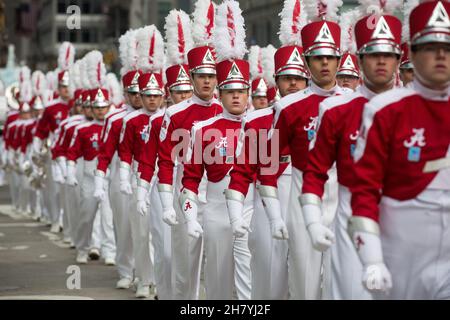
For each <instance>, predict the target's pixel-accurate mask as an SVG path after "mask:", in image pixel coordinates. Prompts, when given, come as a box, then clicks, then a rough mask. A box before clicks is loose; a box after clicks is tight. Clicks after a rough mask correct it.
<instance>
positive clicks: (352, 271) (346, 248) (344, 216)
mask: <svg viewBox="0 0 450 320" xmlns="http://www.w3.org/2000/svg"><path fill="white" fill-rule="evenodd" d="M351 196H352V194H351V193H350V191H349V189H348V188H347V187H345V186H343V185H339V202H338V208H337V212H336V217H335V223H334V232H335V236H336V241H335V244H334V245H333V246H331V299H333V300H372V299H373V297H372V294H371V293H370V292H369V291H368V290H367V289H366V288H365V287H364V285H363V283H362V274H363V266H362V263H361V260H360V259H359V256H358V253H357V252H356V249H355V245H354V244H353V241H352V240H351V239H350V236H349V234H348V231H347V226H348V219H349V218H350V217H351V215H352V208H351V205H350V200H351Z"/></svg>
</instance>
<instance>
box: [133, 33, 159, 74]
mask: <svg viewBox="0 0 450 320" xmlns="http://www.w3.org/2000/svg"><path fill="white" fill-rule="evenodd" d="M152 39H153V40H152ZM136 40H137V43H138V49H137V53H138V61H137V62H138V63H137V66H138V68H139V69H140V70H142V72H161V69H163V68H164V41H163V38H162V36H161V33H160V32H159V31H158V29H157V28H156V27H155V26H154V25H150V26H145V27H144V28H141V29H139V30H138V32H137V36H136ZM152 46H153V49H152ZM151 52H152V54H151Z"/></svg>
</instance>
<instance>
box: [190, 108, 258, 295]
mask: <svg viewBox="0 0 450 320" xmlns="http://www.w3.org/2000/svg"><path fill="white" fill-rule="evenodd" d="M242 117H243V115H242V116H234V115H231V114H229V113H228V112H226V111H225V110H224V111H223V113H222V114H221V115H218V116H216V117H213V118H211V119H209V120H205V121H202V122H199V123H197V124H195V125H194V127H193V129H192V134H191V147H190V151H189V155H188V158H190V159H189V160H188V162H187V163H185V165H184V176H183V179H182V185H183V188H185V189H188V190H190V191H192V192H193V193H195V194H197V195H198V194H199V186H200V182H201V181H202V178H203V174H204V172H206V177H207V179H208V182H207V186H206V201H207V203H206V204H205V206H204V211H203V229H204V240H205V250H206V264H205V287H206V296H207V299H232V297H233V290H236V293H237V298H238V299H239V300H248V299H250V297H251V275H250V274H251V273H250V251H249V249H248V235H247V236H244V237H240V238H235V237H234V236H233V233H232V229H231V225H230V220H229V217H228V212H227V207H226V203H225V202H224V196H223V192H224V190H225V189H226V188H227V187H228V184H229V182H230V177H229V172H230V171H231V170H232V168H233V164H234V162H235V151H236V147H237V144H238V138H239V133H240V130H241V126H242V123H241V121H242ZM209 156H210V157H211V159H208V158H207V157H209ZM212 160H213V161H212ZM250 189H251V190H250V192H249V193H248V196H247V197H246V199H245V202H244V211H243V218H244V219H245V220H246V221H247V222H248V223H250V220H251V218H252V214H253V185H251V186H250ZM183 210H185V209H184V208H183Z"/></svg>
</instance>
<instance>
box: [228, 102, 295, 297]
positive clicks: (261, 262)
mask: <svg viewBox="0 0 450 320" xmlns="http://www.w3.org/2000/svg"><path fill="white" fill-rule="evenodd" d="M273 117H274V109H273V108H272V107H268V108H265V109H261V110H255V111H252V112H251V113H248V114H247V115H246V117H245V118H244V119H243V121H242V124H243V127H244V132H246V133H249V132H252V134H253V133H254V134H255V136H253V135H252V134H247V135H246V136H245V141H243V150H242V151H241V152H244V153H245V155H244V159H245V160H244V161H243V162H242V163H241V162H238V163H237V164H235V165H234V166H233V170H232V171H231V172H230V177H231V179H230V184H229V186H228V188H229V189H232V190H236V191H239V192H240V193H242V194H243V195H247V192H248V187H249V186H250V185H251V184H253V183H254V182H255V180H256V183H258V184H259V188H261V187H263V188H264V185H265V184H266V185H267V184H270V182H266V181H265V180H266V178H269V181H270V178H271V177H269V176H268V175H266V174H262V173H264V172H261V169H262V167H263V165H262V164H261V163H262V161H261V159H251V157H252V156H254V155H258V156H262V155H264V156H266V154H267V159H266V160H268V159H269V158H268V156H269V152H266V154H260V152H259V150H258V149H259V147H260V146H263V145H267V138H268V135H269V132H270V128H271V127H272V123H273ZM253 137H254V138H253ZM250 139H255V140H254V141H251V140H250ZM251 144H253V146H255V147H256V148H255V149H253V150H252V149H251V148H252V147H251ZM288 150H289V149H288V148H286V149H285V150H284V152H282V154H283V155H284V156H287V155H289V151H288ZM261 152H262V151H261ZM255 160H256V161H255ZM290 177H291V166H290V164H289V163H286V162H284V163H281V164H280V165H279V167H278V174H277V175H276V178H277V185H278V188H279V191H280V192H279V197H280V203H281V210H282V212H281V215H282V217H283V219H285V218H286V213H287V204H288V201H289V189H290V186H291V179H290ZM254 211H255V213H254V214H253V218H252V222H251V225H250V228H251V230H252V232H251V233H250V234H249V249H250V252H251V256H252V258H251V271H252V299H257V300H260V299H262V300H266V299H267V300H272V299H287V298H288V268H287V255H288V243H287V241H281V240H277V239H274V238H273V237H272V234H271V230H270V224H269V221H268V219H267V216H266V214H265V212H264V207H263V205H262V201H261V197H260V195H259V193H258V192H255V193H254ZM269 252H270V253H269Z"/></svg>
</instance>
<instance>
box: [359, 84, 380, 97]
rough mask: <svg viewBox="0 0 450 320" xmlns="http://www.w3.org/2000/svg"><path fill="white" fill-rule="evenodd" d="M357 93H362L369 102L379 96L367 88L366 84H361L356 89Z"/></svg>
mask: <svg viewBox="0 0 450 320" xmlns="http://www.w3.org/2000/svg"><path fill="white" fill-rule="evenodd" d="M356 91H357V92H359V93H361V94H362V95H363V97H364V98H366V99H367V100H370V99H372V98H373V97H375V96H376V95H377V94H376V93H375V92H373V91H372V90H370V89H369V88H367V86H366V85H365V84H364V83H363V84H361V85H360V86H359V87H358V88H357V89H356Z"/></svg>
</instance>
